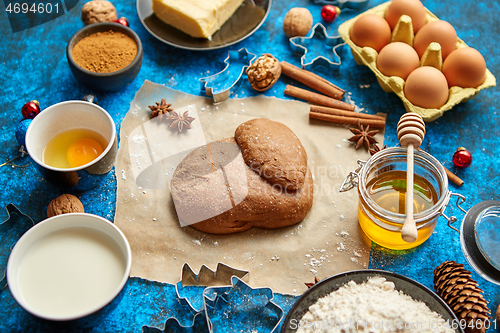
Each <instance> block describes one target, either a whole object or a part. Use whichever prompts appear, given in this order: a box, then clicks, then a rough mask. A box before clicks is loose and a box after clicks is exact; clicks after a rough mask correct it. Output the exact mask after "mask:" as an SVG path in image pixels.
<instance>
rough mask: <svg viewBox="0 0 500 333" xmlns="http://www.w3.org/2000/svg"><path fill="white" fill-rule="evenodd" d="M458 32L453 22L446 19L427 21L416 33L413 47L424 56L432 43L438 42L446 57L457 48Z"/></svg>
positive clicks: (444, 57)
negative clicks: (450, 22)
mask: <svg viewBox="0 0 500 333" xmlns="http://www.w3.org/2000/svg"><path fill="white" fill-rule="evenodd" d="M457 40H458V37H457V32H456V31H455V28H453V26H452V25H451V24H449V23H448V22H446V21H442V20H437V21H432V22H429V23H427V24H426V25H424V26H423V27H422V29H420V30H419V32H418V33H417V34H416V35H415V40H414V41H413V47H414V48H415V50H416V51H417V53H418V55H419V56H420V57H422V55H423V54H424V52H425V50H426V49H427V47H428V46H429V44H430V43H432V42H436V43H439V45H441V55H442V56H443V59H446V57H447V56H448V54H450V53H451V52H452V51H453V50H455V49H456V48H457Z"/></svg>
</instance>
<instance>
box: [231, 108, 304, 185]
mask: <svg viewBox="0 0 500 333" xmlns="http://www.w3.org/2000/svg"><path fill="white" fill-rule="evenodd" d="M234 138H235V139H236V142H237V143H238V145H239V146H240V148H241V152H242V154H243V159H244V160H245V162H246V164H247V165H248V166H249V167H250V169H252V170H254V171H255V172H257V173H258V174H259V175H261V176H262V177H264V178H265V179H267V180H268V181H269V182H270V183H271V184H277V185H280V186H282V187H284V188H285V189H287V190H297V189H300V188H301V187H302V186H303V185H304V181H305V177H306V173H307V153H306V150H305V149H304V146H302V143H301V142H300V140H299V138H297V136H296V135H295V133H293V132H292V130H291V129H290V128H288V127H287V126H286V125H284V124H282V123H280V122H277V121H273V120H269V119H265V118H257V119H252V120H249V121H247V122H244V123H243V124H241V125H240V126H238V128H237V129H236V131H235V133H234Z"/></svg>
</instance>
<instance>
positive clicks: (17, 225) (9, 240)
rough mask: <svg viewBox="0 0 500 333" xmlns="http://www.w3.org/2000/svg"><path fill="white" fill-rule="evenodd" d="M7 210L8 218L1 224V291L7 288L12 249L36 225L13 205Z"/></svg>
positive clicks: (8, 206)
mask: <svg viewBox="0 0 500 333" xmlns="http://www.w3.org/2000/svg"><path fill="white" fill-rule="evenodd" d="M5 209H6V210H7V214H8V217H7V219H6V220H5V221H3V222H1V223H0V244H1V254H0V289H3V288H5V287H6V286H7V279H6V276H5V271H6V269H7V261H8V259H9V256H10V252H11V251H12V248H13V247H14V245H15V244H16V242H17V240H18V239H19V238H20V237H21V236H22V235H23V234H24V233H25V232H26V231H28V229H29V228H31V227H32V226H33V225H34V223H33V220H32V219H31V217H29V216H28V215H26V214H23V213H22V212H21V211H20V210H19V209H18V208H17V207H16V206H14V205H13V204H8V205H7V206H6V207H5Z"/></svg>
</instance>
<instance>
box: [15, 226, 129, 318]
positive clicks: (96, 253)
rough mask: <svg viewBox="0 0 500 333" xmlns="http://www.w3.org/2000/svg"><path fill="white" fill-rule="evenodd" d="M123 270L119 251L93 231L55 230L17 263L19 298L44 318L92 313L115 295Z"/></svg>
mask: <svg viewBox="0 0 500 333" xmlns="http://www.w3.org/2000/svg"><path fill="white" fill-rule="evenodd" d="M125 268H126V262H125V258H124V255H123V252H122V251H121V250H120V247H119V246H118V244H117V243H116V242H115V241H114V240H113V239H112V238H111V237H109V236H107V235H104V234H102V233H100V232H99V231H97V230H94V229H92V228H85V227H75V228H67V229H62V230H59V231H56V232H54V233H52V234H50V235H47V236H45V237H43V238H42V239H40V240H38V241H37V242H35V243H34V244H33V245H32V246H31V247H30V248H29V250H28V251H27V252H26V254H25V256H24V257H23V259H22V260H21V263H20V265H19V270H18V281H17V282H18V284H19V290H20V293H21V297H22V298H23V299H24V300H25V302H26V304H27V305H28V306H29V307H30V308H32V309H33V310H34V311H37V312H39V313H40V314H42V315H57V316H71V315H78V314H81V313H82V312H87V311H89V310H94V308H95V307H97V306H99V305H103V303H104V302H106V300H109V298H110V297H111V296H112V295H113V294H114V292H116V289H117V287H118V286H119V285H120V281H121V280H122V278H123V274H124V271H125Z"/></svg>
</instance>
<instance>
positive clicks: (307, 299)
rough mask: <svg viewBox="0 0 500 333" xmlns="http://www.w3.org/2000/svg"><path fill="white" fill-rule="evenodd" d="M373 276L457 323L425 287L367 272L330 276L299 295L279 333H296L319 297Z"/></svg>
mask: <svg viewBox="0 0 500 333" xmlns="http://www.w3.org/2000/svg"><path fill="white" fill-rule="evenodd" d="M373 276H382V277H385V278H386V280H387V281H392V282H394V284H395V285H396V289H397V290H401V291H403V292H404V293H405V294H407V295H409V296H411V297H412V298H413V299H415V300H418V301H422V302H424V303H425V304H427V306H428V307H429V308H430V309H431V310H433V311H435V312H437V313H439V314H440V315H441V316H442V317H443V318H444V320H448V321H449V323H450V325H451V324H452V323H454V322H455V323H457V322H458V320H457V317H456V316H455V315H454V314H453V312H452V311H451V309H450V308H449V307H448V305H446V303H445V302H444V301H443V300H442V299H441V298H440V297H439V296H438V295H437V294H436V293H434V292H433V291H432V290H430V289H429V288H427V287H426V286H424V285H422V284H420V283H418V282H417V281H414V280H412V279H410V278H407V277H405V276H403V275H399V274H396V273H392V272H388V271H382V270H374V269H366V270H358V271H351V272H346V273H342V274H338V275H335V276H332V277H329V278H327V279H325V280H323V281H321V282H319V283H317V284H315V285H314V286H312V287H311V288H310V289H308V290H307V291H306V292H305V293H304V294H302V296H300V298H299V299H298V300H297V302H295V304H294V305H293V306H292V308H291V309H290V311H289V312H288V314H287V316H286V318H285V321H284V322H283V326H282V327H281V333H290V332H295V331H296V328H297V326H298V323H299V321H300V319H301V318H302V317H303V316H304V314H305V313H306V312H307V310H308V309H309V306H311V305H313V304H314V303H316V301H317V300H318V299H319V298H321V297H324V296H326V295H328V294H330V293H331V292H333V291H335V290H337V289H339V288H340V287H341V286H343V285H344V284H346V283H348V282H349V281H354V282H356V283H358V284H359V283H363V282H365V281H367V280H368V279H369V278H371V277H373ZM456 332H457V333H463V331H462V330H461V328H460V327H459V328H457V330H456Z"/></svg>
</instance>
